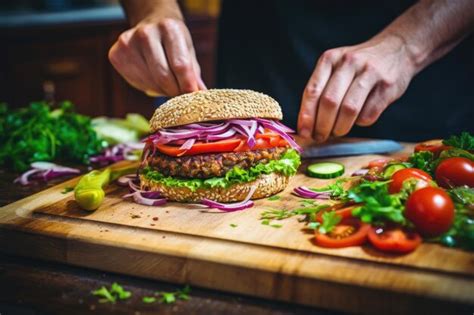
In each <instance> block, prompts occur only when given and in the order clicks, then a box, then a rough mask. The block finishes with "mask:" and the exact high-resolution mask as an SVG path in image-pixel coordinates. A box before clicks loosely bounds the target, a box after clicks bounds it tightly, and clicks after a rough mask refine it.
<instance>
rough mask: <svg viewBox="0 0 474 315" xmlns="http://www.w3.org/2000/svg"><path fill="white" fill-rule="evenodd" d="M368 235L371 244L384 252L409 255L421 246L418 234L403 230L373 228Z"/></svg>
mask: <svg viewBox="0 0 474 315" xmlns="http://www.w3.org/2000/svg"><path fill="white" fill-rule="evenodd" d="M368 233H369V234H368V236H369V241H370V243H371V244H372V245H373V246H374V247H375V248H377V249H379V250H381V251H384V252H392V253H409V252H411V251H413V250H415V248H417V247H418V246H419V245H420V244H421V237H420V235H418V233H415V232H411V231H406V230H402V229H401V228H383V227H371V228H370V229H369V232H368Z"/></svg>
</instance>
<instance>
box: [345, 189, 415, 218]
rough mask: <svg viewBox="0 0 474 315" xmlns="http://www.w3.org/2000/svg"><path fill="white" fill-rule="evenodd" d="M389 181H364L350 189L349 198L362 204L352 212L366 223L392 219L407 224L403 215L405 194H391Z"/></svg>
mask: <svg viewBox="0 0 474 315" xmlns="http://www.w3.org/2000/svg"><path fill="white" fill-rule="evenodd" d="M388 183H389V182H388V181H384V182H370V181H363V182H362V183H361V184H360V185H359V186H357V187H354V188H352V189H351V190H349V194H348V196H349V198H350V199H352V200H353V201H354V202H356V203H363V205H362V206H360V207H357V208H355V209H354V210H353V212H352V214H353V215H354V216H356V217H359V218H360V219H361V220H362V221H363V222H366V223H382V222H385V221H387V220H388V221H392V222H395V223H399V224H406V219H405V217H404V216H403V211H404V206H403V197H404V195H405V194H393V195H391V194H389V193H388Z"/></svg>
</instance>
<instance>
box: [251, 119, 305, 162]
mask: <svg viewBox="0 0 474 315" xmlns="http://www.w3.org/2000/svg"><path fill="white" fill-rule="evenodd" d="M257 121H259V122H260V123H261V124H262V125H263V126H264V127H265V128H268V129H270V130H272V131H274V132H276V133H278V135H280V137H282V138H283V139H285V140H286V141H287V142H288V143H289V144H290V146H291V147H292V148H293V149H295V150H296V151H298V152H300V153H301V152H302V151H303V149H302V148H301V147H300V146H299V145H298V144H297V143H296V142H295V140H294V139H293V137H292V136H290V135H289V134H287V133H286V132H285V130H286V129H285V128H283V127H281V126H284V125H283V124H280V125H281V126H280V125H278V124H276V121H273V120H267V119H262V118H257ZM286 128H287V129H289V128H288V127H286ZM289 130H291V129H289Z"/></svg>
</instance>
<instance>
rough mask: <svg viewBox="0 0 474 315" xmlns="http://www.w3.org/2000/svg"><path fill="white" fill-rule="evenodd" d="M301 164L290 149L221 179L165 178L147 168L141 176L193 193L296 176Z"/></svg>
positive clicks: (229, 173)
mask: <svg viewBox="0 0 474 315" xmlns="http://www.w3.org/2000/svg"><path fill="white" fill-rule="evenodd" d="M300 163H301V159H300V156H299V154H298V153H297V152H296V151H295V150H293V149H290V150H288V151H286V152H285V154H283V156H282V157H281V158H280V159H279V160H271V161H270V162H268V163H259V164H257V165H255V166H253V167H251V168H250V169H248V170H244V169H242V168H240V167H238V166H235V167H234V168H233V169H231V170H230V171H228V172H227V173H226V174H225V176H223V177H213V178H209V179H198V178H195V179H184V178H176V177H171V176H165V175H163V174H161V173H160V172H158V171H156V170H153V169H151V168H149V167H146V168H144V169H143V171H142V174H143V175H144V176H145V178H146V179H148V180H150V181H154V182H157V183H161V184H164V185H166V186H170V187H186V188H189V189H191V190H192V191H195V190H196V189H199V188H214V187H221V188H227V187H229V186H231V185H233V184H238V183H248V182H251V181H254V180H255V179H257V177H258V176H260V175H262V174H271V173H280V174H283V175H285V176H292V175H294V174H296V171H297V170H298V167H299V165H300Z"/></svg>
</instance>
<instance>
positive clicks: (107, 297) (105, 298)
mask: <svg viewBox="0 0 474 315" xmlns="http://www.w3.org/2000/svg"><path fill="white" fill-rule="evenodd" d="M92 294H93V295H96V296H99V297H101V298H102V299H99V303H108V302H110V303H115V301H117V299H119V300H126V299H128V298H130V297H131V296H132V293H131V292H130V291H126V290H125V289H124V288H123V287H122V286H121V285H120V284H118V283H116V282H114V283H112V286H111V287H110V289H107V288H106V287H104V286H102V287H100V289H98V290H95V291H92Z"/></svg>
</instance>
